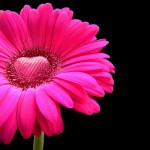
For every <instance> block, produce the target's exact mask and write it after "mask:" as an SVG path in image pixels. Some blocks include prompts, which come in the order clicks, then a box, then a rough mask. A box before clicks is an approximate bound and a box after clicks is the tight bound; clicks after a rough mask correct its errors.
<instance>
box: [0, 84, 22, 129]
mask: <svg viewBox="0 0 150 150" xmlns="http://www.w3.org/2000/svg"><path fill="white" fill-rule="evenodd" d="M20 94H21V89H18V88H16V87H12V86H11V87H10V88H9V90H8V91H7V94H5V95H4V97H3V98H2V99H1V105H0V112H1V113H0V126H2V125H3V123H5V121H6V120H7V119H8V117H9V116H10V115H11V113H12V112H13V111H14V109H16V106H17V103H18V100H19V97H20Z"/></svg>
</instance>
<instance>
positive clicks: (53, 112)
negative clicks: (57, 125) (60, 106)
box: [36, 86, 58, 122]
mask: <svg viewBox="0 0 150 150" xmlns="http://www.w3.org/2000/svg"><path fill="white" fill-rule="evenodd" d="M36 102H37V106H38V109H39V110H40V112H41V113H42V115H43V116H44V117H45V118H46V119H48V120H50V121H52V122H55V121H56V120H57V118H58V112H57V108H56V103H55V102H54V101H53V100H52V99H51V98H50V97H49V96H48V95H47V94H46V92H45V91H44V89H43V87H42V86H38V87H37V88H36Z"/></svg>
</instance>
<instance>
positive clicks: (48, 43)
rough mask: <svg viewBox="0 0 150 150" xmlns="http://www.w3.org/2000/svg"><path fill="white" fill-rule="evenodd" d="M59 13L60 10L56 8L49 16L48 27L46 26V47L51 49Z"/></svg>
mask: <svg viewBox="0 0 150 150" xmlns="http://www.w3.org/2000/svg"><path fill="white" fill-rule="evenodd" d="M59 14H60V10H59V9H55V10H54V11H53V12H52V13H51V15H50V16H49V19H48V22H47V28H46V39H45V49H48V50H49V49H50V47H51V43H52V40H53V32H54V27H55V24H56V21H57V18H58V16H59Z"/></svg>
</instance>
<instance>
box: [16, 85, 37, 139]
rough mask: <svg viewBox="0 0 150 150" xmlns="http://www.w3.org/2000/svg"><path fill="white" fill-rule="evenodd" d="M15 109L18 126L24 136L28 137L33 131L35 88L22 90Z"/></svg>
mask: <svg viewBox="0 0 150 150" xmlns="http://www.w3.org/2000/svg"><path fill="white" fill-rule="evenodd" d="M22 95H23V97H21V98H20V100H19V103H18V109H17V121H18V128H19V130H20V132H21V134H22V136H23V137H24V138H26V139H27V138H29V137H30V136H31V134H32V132H33V128H34V124H35V119H36V101H35V89H33V88H29V89H27V91H23V92H22Z"/></svg>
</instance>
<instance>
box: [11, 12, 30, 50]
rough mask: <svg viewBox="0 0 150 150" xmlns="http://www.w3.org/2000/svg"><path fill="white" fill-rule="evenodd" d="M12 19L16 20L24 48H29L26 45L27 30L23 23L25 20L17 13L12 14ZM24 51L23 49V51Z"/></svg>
mask: <svg viewBox="0 0 150 150" xmlns="http://www.w3.org/2000/svg"><path fill="white" fill-rule="evenodd" d="M11 17H12V19H13V20H14V22H15V24H16V26H17V29H18V33H19V37H20V40H21V43H22V48H26V49H27V48H28V47H27V45H26V40H27V39H26V38H27V28H26V25H25V23H24V21H23V19H22V18H21V16H20V15H19V14H17V13H15V12H11ZM21 50H22V49H21Z"/></svg>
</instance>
